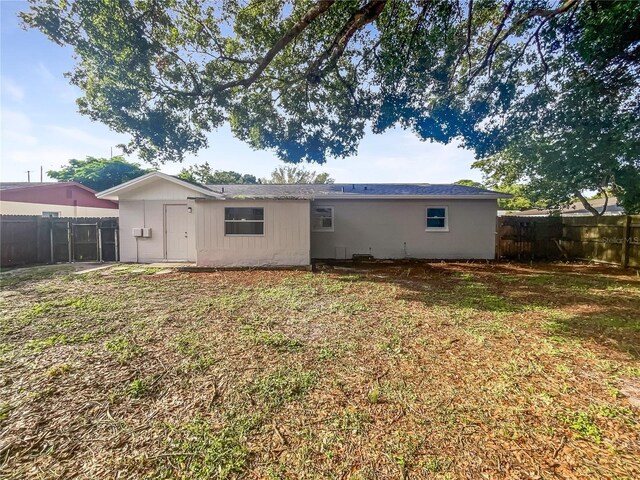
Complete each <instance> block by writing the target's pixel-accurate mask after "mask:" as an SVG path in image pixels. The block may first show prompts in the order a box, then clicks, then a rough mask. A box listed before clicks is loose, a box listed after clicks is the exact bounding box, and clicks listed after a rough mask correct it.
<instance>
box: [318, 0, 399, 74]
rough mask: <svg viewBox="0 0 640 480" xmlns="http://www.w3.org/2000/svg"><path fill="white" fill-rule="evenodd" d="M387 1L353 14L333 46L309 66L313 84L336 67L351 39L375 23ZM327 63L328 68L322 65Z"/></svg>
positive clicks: (374, 0) (373, 1)
mask: <svg viewBox="0 0 640 480" xmlns="http://www.w3.org/2000/svg"><path fill="white" fill-rule="evenodd" d="M386 4H387V0H372V1H370V2H369V3H367V4H366V5H364V6H363V7H361V8H360V9H358V10H356V11H355V12H353V13H352V14H351V17H349V20H348V21H347V23H346V24H345V25H344V27H342V30H340V32H339V33H338V35H336V37H335V38H334V40H333V42H332V43H331V46H330V47H329V48H328V49H326V50H325V51H324V52H322V53H321V54H320V56H319V57H318V58H317V59H316V60H315V61H314V62H313V63H312V64H311V65H310V66H309V69H308V70H307V79H308V80H309V81H310V82H312V83H318V82H319V81H320V79H321V78H322V76H323V75H324V73H325V72H326V71H327V70H328V69H329V68H331V67H333V66H334V65H335V63H336V62H337V61H338V59H339V58H340V57H341V56H342V54H343V53H344V51H345V49H346V48H347V44H348V43H349V40H351V37H353V35H354V34H355V33H356V32H357V31H358V30H360V29H361V28H362V27H364V26H365V25H367V24H369V23H371V22H373V21H374V20H375V19H376V18H378V17H379V16H380V14H381V13H382V11H383V10H384V7H385V5H386ZM325 62H326V66H325V67H324V68H321V67H322V64H323V63H325Z"/></svg>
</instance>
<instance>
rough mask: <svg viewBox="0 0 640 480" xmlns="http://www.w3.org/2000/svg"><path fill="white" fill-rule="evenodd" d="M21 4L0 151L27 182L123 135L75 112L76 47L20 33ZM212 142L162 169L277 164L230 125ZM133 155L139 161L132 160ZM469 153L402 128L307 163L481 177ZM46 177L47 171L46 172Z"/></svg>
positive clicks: (414, 175) (420, 177) (397, 175)
mask: <svg viewBox="0 0 640 480" xmlns="http://www.w3.org/2000/svg"><path fill="white" fill-rule="evenodd" d="M27 8H28V7H27V3H26V2H23V1H7V0H0V9H1V11H0V17H1V18H0V48H1V52H0V58H1V64H0V84H1V85H0V86H1V90H0V109H1V112H0V130H1V136H0V154H1V164H0V166H1V170H0V178H1V179H2V181H5V182H6V181H26V179H27V173H26V172H27V170H31V171H33V172H34V173H32V174H31V175H32V176H31V179H32V181H33V180H34V179H35V180H38V179H39V172H40V166H43V167H44V171H45V172H46V171H47V170H50V169H57V168H58V167H60V166H61V165H63V164H65V163H66V162H67V161H68V160H69V159H71V158H84V157H86V156H94V157H108V156H109V155H110V150H111V148H112V147H113V151H114V155H116V154H118V150H117V148H116V147H115V146H116V145H117V144H120V143H126V142H127V140H128V137H127V136H126V135H122V134H117V133H115V132H112V131H111V130H109V128H107V127H106V126H104V125H102V124H99V123H95V122H92V121H91V120H89V118H87V117H84V116H82V115H80V114H79V113H78V112H77V108H76V104H75V99H76V98H77V97H78V96H80V91H79V90H78V89H77V88H75V87H73V86H71V85H69V83H68V82H67V80H66V79H65V77H64V73H65V72H68V71H70V70H71V69H72V67H73V51H72V50H71V49H70V48H66V47H65V48H63V47H60V46H58V45H56V44H54V43H52V42H50V41H49V40H48V39H47V38H46V37H45V36H44V35H42V34H41V33H40V32H39V31H36V30H29V31H24V30H23V29H22V28H21V27H20V22H19V19H18V18H17V13H18V12H19V11H21V10H25V9H27ZM209 140H210V141H209V143H210V146H209V148H208V149H207V150H203V151H201V152H200V153H199V154H198V156H192V157H189V158H188V159H187V160H186V161H185V163H183V164H178V163H173V164H165V165H164V166H162V167H161V171H163V172H165V173H169V174H175V173H177V172H178V171H179V170H180V169H181V168H182V167H183V166H184V165H185V164H193V163H202V162H205V161H207V162H209V163H210V164H211V165H212V167H213V168H215V169H220V170H235V171H238V172H241V173H250V174H253V175H256V176H259V177H265V176H269V173H270V172H271V170H273V168H274V167H276V166H278V165H280V164H281V163H282V162H280V161H279V160H278V159H277V158H276V156H275V155H273V154H272V153H271V152H269V151H254V150H252V149H251V148H249V147H248V146H247V145H246V144H244V143H242V142H241V141H239V140H237V139H235V138H234V137H233V136H232V135H231V133H230V131H229V129H228V128H226V127H225V128H222V129H220V130H218V131H216V132H214V133H212V134H211V135H210V137H209ZM129 159H130V160H133V161H137V159H136V158H135V157H129ZM472 162H473V154H472V153H471V152H469V151H466V150H464V149H461V148H457V147H456V146H455V145H439V144H433V143H426V142H421V141H420V140H418V138H417V137H416V136H415V135H413V134H412V133H410V132H406V131H403V130H400V129H397V130H392V131H389V132H387V133H385V134H382V135H373V134H372V133H368V134H367V135H366V136H365V138H364V139H363V141H362V143H361V145H360V148H359V152H358V155H357V156H355V157H350V158H345V159H332V160H329V161H328V162H327V163H326V164H325V165H315V164H314V165H310V166H309V168H311V169H313V170H316V171H326V172H329V173H330V174H331V176H332V177H333V178H335V179H336V181H338V182H372V183H373V182H430V183H447V182H453V181H455V180H459V179H461V178H470V179H473V180H480V179H481V175H480V173H479V172H478V171H476V170H472V169H471V163H472ZM45 176H46V174H45Z"/></svg>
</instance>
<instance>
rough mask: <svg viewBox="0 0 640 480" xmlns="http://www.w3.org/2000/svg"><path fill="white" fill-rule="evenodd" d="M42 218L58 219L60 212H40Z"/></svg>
mask: <svg viewBox="0 0 640 480" xmlns="http://www.w3.org/2000/svg"><path fill="white" fill-rule="evenodd" d="M42 216H43V217H47V218H58V217H59V216H60V212H42Z"/></svg>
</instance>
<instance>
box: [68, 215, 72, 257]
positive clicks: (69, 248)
mask: <svg viewBox="0 0 640 480" xmlns="http://www.w3.org/2000/svg"><path fill="white" fill-rule="evenodd" d="M67 250H68V252H69V263H73V262H72V260H71V251H72V250H73V247H72V246H71V222H67Z"/></svg>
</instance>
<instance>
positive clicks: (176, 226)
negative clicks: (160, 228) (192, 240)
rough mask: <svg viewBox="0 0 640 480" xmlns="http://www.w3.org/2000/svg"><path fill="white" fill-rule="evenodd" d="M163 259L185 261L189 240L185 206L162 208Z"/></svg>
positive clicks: (187, 255)
mask: <svg viewBox="0 0 640 480" xmlns="http://www.w3.org/2000/svg"><path fill="white" fill-rule="evenodd" d="M164 238H165V258H166V259H167V260H168V261H174V262H175V261H181V262H184V261H187V259H188V258H189V238H188V229H187V206H186V205H165V206H164Z"/></svg>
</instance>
